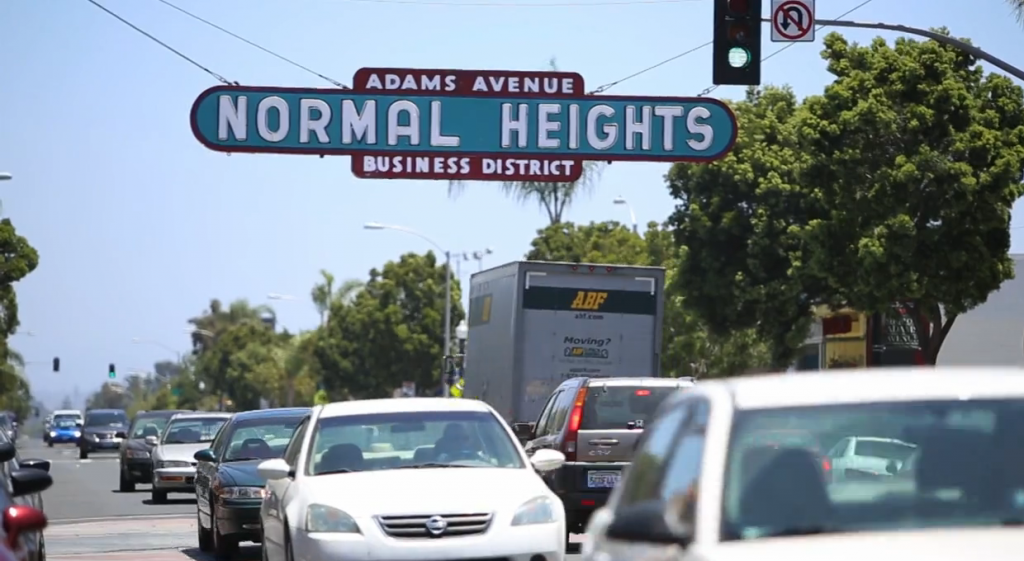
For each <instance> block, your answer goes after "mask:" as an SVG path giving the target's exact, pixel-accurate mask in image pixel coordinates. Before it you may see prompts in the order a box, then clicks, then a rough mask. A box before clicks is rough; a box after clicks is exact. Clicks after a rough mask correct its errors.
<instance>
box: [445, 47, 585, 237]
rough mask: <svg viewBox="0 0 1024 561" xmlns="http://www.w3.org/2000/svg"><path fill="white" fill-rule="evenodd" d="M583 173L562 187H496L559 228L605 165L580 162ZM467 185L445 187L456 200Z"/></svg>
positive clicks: (529, 184)
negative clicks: (533, 206)
mask: <svg viewBox="0 0 1024 561" xmlns="http://www.w3.org/2000/svg"><path fill="white" fill-rule="evenodd" d="M548 67H549V69H550V70H552V71H557V70H558V65H557V64H556V62H555V59H553V58H552V59H551V60H550V61H549V63H548ZM578 165H581V166H582V169H583V173H582V174H581V175H580V178H579V179H577V180H576V181H572V182H564V183H543V182H539V181H505V182H501V183H498V185H499V188H500V189H501V191H502V193H504V194H505V195H506V196H508V197H511V198H512V199H515V200H516V201H518V202H521V203H527V202H530V203H537V205H538V206H539V207H540V208H542V209H544V212H545V213H546V214H547V215H548V222H549V223H550V224H558V223H559V222H561V221H562V217H563V216H564V215H565V211H566V209H568V208H569V206H570V205H571V204H572V203H573V202H574V201H576V200H577V199H579V198H580V197H581V196H582V195H584V194H587V193H589V192H591V191H592V190H593V188H594V186H596V185H597V182H598V181H599V180H600V179H601V172H603V171H604V166H605V163H604V162H596V161H585V162H579V163H578ZM465 188H466V184H465V182H462V181H452V182H450V183H449V184H448V195H449V196H450V197H453V198H454V197H457V196H459V195H460V194H462V192H463V191H464V190H465Z"/></svg>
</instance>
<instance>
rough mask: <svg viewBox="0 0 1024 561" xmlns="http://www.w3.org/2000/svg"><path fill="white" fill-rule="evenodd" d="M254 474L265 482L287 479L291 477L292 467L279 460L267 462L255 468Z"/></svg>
mask: <svg viewBox="0 0 1024 561" xmlns="http://www.w3.org/2000/svg"><path fill="white" fill-rule="evenodd" d="M256 472H257V473H259V474H260V477H262V478H263V479H266V480H267V481H276V480H279V479H287V478H289V477H291V476H292V466H290V465H288V462H286V461H284V460H283V459H281V458H274V459H273V460H267V461H265V462H263V463H261V464H260V465H258V466H256Z"/></svg>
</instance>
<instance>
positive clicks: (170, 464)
mask: <svg viewBox="0 0 1024 561" xmlns="http://www.w3.org/2000/svg"><path fill="white" fill-rule="evenodd" d="M191 466H192V464H190V463H188V462H182V461H180V460H164V461H161V462H157V463H156V467H157V469H160V468H187V467H191Z"/></svg>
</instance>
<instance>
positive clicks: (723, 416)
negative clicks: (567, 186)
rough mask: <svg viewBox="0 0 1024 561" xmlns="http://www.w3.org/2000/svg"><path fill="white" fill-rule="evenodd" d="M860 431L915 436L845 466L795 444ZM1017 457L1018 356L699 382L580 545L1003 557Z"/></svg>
mask: <svg viewBox="0 0 1024 561" xmlns="http://www.w3.org/2000/svg"><path fill="white" fill-rule="evenodd" d="M781 432H786V433H791V434H796V433H800V434H805V433H806V434H807V435H808V436H809V437H810V438H800V439H792V440H780V439H779V438H778V437H777V435H778V434H780V433H781ZM861 435H872V436H873V437H874V438H880V439H891V440H887V441H886V442H890V441H891V442H899V443H901V444H900V445H903V444H906V445H908V446H913V447H914V448H913V450H912V451H911V452H912V453H911V454H910V455H909V456H908V457H907V458H906V459H905V461H903V462H902V465H901V466H900V468H899V469H898V470H891V469H886V470H882V471H881V472H880V473H874V474H872V473H870V472H869V471H867V470H866V471H865V472H864V473H862V474H860V475H859V476H858V477H856V478H855V479H849V478H845V477H833V474H832V473H831V472H833V471H834V469H831V468H832V466H831V461H830V459H829V458H825V459H824V460H823V458H822V455H821V452H820V451H819V450H818V449H817V448H816V447H815V446H812V445H811V444H810V443H813V442H816V443H819V444H820V445H821V446H824V447H826V449H827V448H832V449H836V447H838V446H839V445H840V444H841V443H842V441H843V440H844V439H846V438H848V437H860V436H861ZM1022 459H1024V371H1022V370H1020V369H992V368H980V367H979V368H957V369H951V368H929V369H899V370H896V369H871V370H864V371H857V370H844V371H843V372H841V373H837V372H829V373H821V374H801V375H800V376H793V375H772V376H757V377H750V378H733V379H723V380H711V381H707V382H704V383H702V384H700V385H698V386H695V387H694V388H693V389H691V390H689V391H687V392H685V393H680V394H677V395H676V396H674V397H672V398H669V399H668V400H666V402H665V403H664V404H663V405H662V408H661V409H660V411H659V414H658V415H657V417H656V419H655V420H654V421H653V423H651V424H649V426H648V427H647V430H646V431H645V434H644V438H643V441H642V442H641V444H640V447H639V449H638V450H637V454H636V456H635V457H634V459H633V463H632V465H631V466H630V467H629V469H628V471H627V473H626V474H625V475H624V477H623V480H622V482H621V484H620V486H619V487H617V488H616V489H615V490H614V491H613V493H612V494H611V496H610V497H609V502H608V504H607V505H606V506H605V508H603V509H601V510H600V511H599V512H598V513H595V515H594V517H593V518H592V519H591V522H590V525H589V526H588V528H587V533H588V534H589V535H588V538H587V540H586V541H585V542H584V544H583V551H582V553H583V558H584V559H586V560H588V561H627V560H628V561H634V560H637V559H645V560H653V559H658V560H660V559H665V560H668V559H672V560H678V561H745V560H748V559H767V560H774V559H786V560H787V561H820V560H821V559H843V560H846V559H850V560H853V559H879V560H890V559H892V560H904V559H928V560H929V561H953V560H956V561H963V560H964V559H985V560H986V561H1003V560H1007V561H1008V560H1010V559H1016V558H1017V557H1019V556H1020V551H1021V550H1022V549H1024V531H1021V529H1020V525H1021V523H1022V521H1024V472H1022V471H1021V467H1020V466H1021V460H1022ZM875 471H876V472H877V471H878V470H875ZM892 471H895V472H896V473H892ZM871 475H874V477H871Z"/></svg>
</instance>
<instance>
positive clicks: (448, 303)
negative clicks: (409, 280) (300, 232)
mask: <svg viewBox="0 0 1024 561" xmlns="http://www.w3.org/2000/svg"><path fill="white" fill-rule="evenodd" d="M363 229H364V230H396V231H399V232H405V233H406V234H411V235H413V236H416V237H417V238H419V239H421V240H423V241H425V242H427V243H429V244H430V245H432V246H434V247H436V248H437V250H438V251H440V252H441V253H443V254H444V354H446V355H447V354H448V353H450V352H452V252H450V251H448V250H446V249H444V248H443V247H441V246H440V245H439V244H438V243H437V242H435V241H434V240H432V239H430V238H428V237H426V236H424V235H423V234H421V233H419V232H417V231H416V230H413V229H410V228H406V227H404V226H392V225H389V224H381V223H379V222H367V223H366V224H363ZM450 395H451V393H450V388H449V387H448V381H447V380H445V381H444V397H449V396H450Z"/></svg>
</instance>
